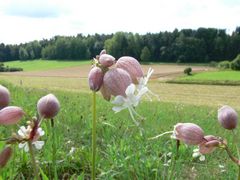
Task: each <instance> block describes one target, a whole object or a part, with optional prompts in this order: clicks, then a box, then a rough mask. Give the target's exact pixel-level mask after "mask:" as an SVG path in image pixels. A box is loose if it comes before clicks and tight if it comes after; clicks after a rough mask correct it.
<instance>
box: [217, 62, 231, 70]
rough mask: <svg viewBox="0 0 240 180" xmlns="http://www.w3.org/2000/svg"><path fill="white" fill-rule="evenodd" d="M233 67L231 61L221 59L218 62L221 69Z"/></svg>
mask: <svg viewBox="0 0 240 180" xmlns="http://www.w3.org/2000/svg"><path fill="white" fill-rule="evenodd" d="M230 67H231V62H230V61H221V62H219V63H218V68H220V69H229V68H230Z"/></svg>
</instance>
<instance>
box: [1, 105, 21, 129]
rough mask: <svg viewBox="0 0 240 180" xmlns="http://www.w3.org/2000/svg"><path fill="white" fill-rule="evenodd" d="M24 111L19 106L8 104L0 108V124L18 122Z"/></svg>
mask: <svg viewBox="0 0 240 180" xmlns="http://www.w3.org/2000/svg"><path fill="white" fill-rule="evenodd" d="M23 115H24V112H23V110H22V108H20V107H17V106H7V107H5V108H3V109H1V110H0V124H1V125H12V124H16V123H18V121H19V120H20V119H21V118H22V117H23Z"/></svg>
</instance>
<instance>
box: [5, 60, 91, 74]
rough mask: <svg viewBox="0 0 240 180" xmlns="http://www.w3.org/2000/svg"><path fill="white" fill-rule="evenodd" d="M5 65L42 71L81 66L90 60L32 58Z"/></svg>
mask: <svg viewBox="0 0 240 180" xmlns="http://www.w3.org/2000/svg"><path fill="white" fill-rule="evenodd" d="M4 64H5V66H9V67H19V68H23V71H40V70H50V69H59V68H65V67H73V66H79V65H83V64H89V60H88V61H86V60H85V61H57V60H31V61H9V62H5V63H4Z"/></svg>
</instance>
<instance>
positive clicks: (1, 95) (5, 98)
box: [0, 85, 10, 109]
mask: <svg viewBox="0 0 240 180" xmlns="http://www.w3.org/2000/svg"><path fill="white" fill-rule="evenodd" d="M9 102H10V92H9V91H8V89H7V88H5V87H4V86H2V85H0V109H2V108H4V107H6V106H8V104H9Z"/></svg>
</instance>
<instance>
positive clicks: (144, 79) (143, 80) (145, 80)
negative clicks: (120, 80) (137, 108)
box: [137, 68, 159, 101]
mask: <svg viewBox="0 0 240 180" xmlns="http://www.w3.org/2000/svg"><path fill="white" fill-rule="evenodd" d="M153 71H154V70H153V69H152V68H149V69H148V72H147V76H143V77H141V78H140V79H139V80H138V85H137V91H141V89H143V88H147V93H146V95H147V97H148V98H149V99H150V101H152V98H151V97H150V96H149V94H150V95H152V96H155V97H156V98H157V99H158V100H159V96H158V95H156V94H154V93H153V92H152V91H151V90H150V89H149V88H148V87H147V83H148V81H149V79H150V77H151V75H152V73H153Z"/></svg>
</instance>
